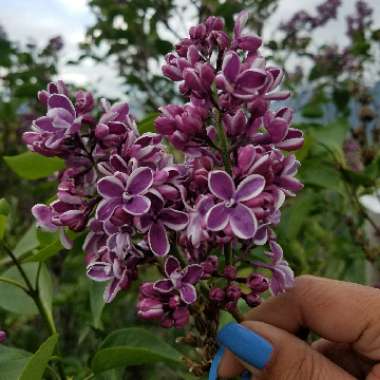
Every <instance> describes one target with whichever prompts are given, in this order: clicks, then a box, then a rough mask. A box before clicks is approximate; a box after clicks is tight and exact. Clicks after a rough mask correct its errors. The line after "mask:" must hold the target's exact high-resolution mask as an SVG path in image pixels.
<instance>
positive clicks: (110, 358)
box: [92, 327, 181, 373]
mask: <svg viewBox="0 0 380 380" xmlns="http://www.w3.org/2000/svg"><path fill="white" fill-rule="evenodd" d="M158 362H166V363H169V364H175V365H177V366H178V365H180V364H181V354H180V353H179V352H178V351H177V350H175V349H174V348H172V347H171V346H170V345H169V344H167V343H166V342H165V341H164V340H162V339H161V338H159V337H158V336H157V335H156V334H153V333H151V332H149V331H147V330H145V329H143V328H138V327H131V328H127V329H122V330H118V331H115V332H113V333H111V334H110V335H109V336H108V337H107V338H106V339H105V341H104V342H103V344H102V345H101V347H100V349H99V351H98V352H97V353H96V354H95V356H94V358H93V360H92V369H93V371H94V372H95V373H99V372H103V371H106V370H108V369H112V368H118V367H126V366H130V365H142V364H153V363H158Z"/></svg>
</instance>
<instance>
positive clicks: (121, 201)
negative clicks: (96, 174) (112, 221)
mask: <svg viewBox="0 0 380 380" xmlns="http://www.w3.org/2000/svg"><path fill="white" fill-rule="evenodd" d="M152 184H153V171H152V169H150V168H148V167H141V168H138V169H135V170H134V171H133V172H132V173H131V175H129V176H128V175H127V174H125V173H122V172H116V173H115V174H114V175H113V176H106V177H103V178H102V179H101V180H100V181H99V182H98V192H99V194H100V195H102V196H103V198H104V199H103V200H102V201H101V202H100V203H99V205H98V208H97V211H96V212H97V218H98V219H101V220H105V219H108V218H110V217H111V216H112V214H113V212H114V211H115V209H116V207H118V206H121V207H122V208H123V209H124V210H125V211H126V212H127V213H128V214H131V215H143V214H145V213H147V212H148V211H149V209H150V199H149V198H148V197H146V196H145V195H144V194H146V193H147V191H148V190H149V188H150V187H151V186H152Z"/></svg>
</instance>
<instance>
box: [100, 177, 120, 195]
mask: <svg viewBox="0 0 380 380" xmlns="http://www.w3.org/2000/svg"><path fill="white" fill-rule="evenodd" d="M123 191H124V186H123V183H122V182H121V181H120V180H119V179H118V178H116V177H115V176H112V175H110V176H107V177H103V178H102V179H101V180H100V181H99V182H98V193H99V194H100V195H102V196H103V197H105V198H115V197H121V195H122V194H123Z"/></svg>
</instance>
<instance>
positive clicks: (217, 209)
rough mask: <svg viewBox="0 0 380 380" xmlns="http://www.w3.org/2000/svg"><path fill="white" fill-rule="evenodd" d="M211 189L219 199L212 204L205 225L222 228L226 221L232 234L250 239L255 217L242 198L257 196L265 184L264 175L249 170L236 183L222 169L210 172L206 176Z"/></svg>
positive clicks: (215, 229) (216, 229) (254, 229)
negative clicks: (242, 178)
mask: <svg viewBox="0 0 380 380" xmlns="http://www.w3.org/2000/svg"><path fill="white" fill-rule="evenodd" d="M208 185H209V189H210V191H211V192H212V193H213V194H214V195H215V196H216V197H217V198H219V199H221V200H222V202H220V203H217V204H216V205H215V206H213V207H212V208H211V209H210V210H209V212H208V214H207V216H206V224H207V228H208V229H209V230H211V231H221V230H223V229H224V228H226V227H227V226H228V225H229V226H230V227H231V230H232V232H233V233H234V235H235V236H237V237H238V238H241V239H250V238H253V237H254V236H255V233H256V230H257V220H256V217H255V214H254V213H253V212H252V211H251V210H250V209H249V208H248V207H247V206H246V205H244V204H243V203H242V202H246V201H249V200H251V199H253V198H255V197H257V196H258V195H259V194H260V193H261V192H262V191H263V189H264V187H265V179H264V177H263V176H261V175H259V174H252V175H250V176H248V177H246V178H245V179H244V180H243V181H241V182H240V184H239V186H238V187H237V189H236V187H235V184H234V181H233V179H232V178H231V177H230V176H229V175H228V174H227V173H226V172H224V171H222V170H214V171H212V172H210V174H209V177H208Z"/></svg>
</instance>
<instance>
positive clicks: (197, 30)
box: [189, 24, 207, 40]
mask: <svg viewBox="0 0 380 380" xmlns="http://www.w3.org/2000/svg"><path fill="white" fill-rule="evenodd" d="M206 32H207V30H206V26H205V25H204V24H199V25H196V26H192V27H191V28H190V30H189V34H190V37H191V38H192V39H193V40H200V39H202V38H204V37H205V36H206Z"/></svg>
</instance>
